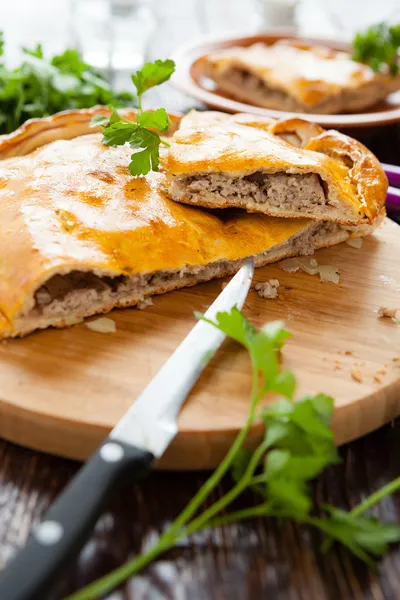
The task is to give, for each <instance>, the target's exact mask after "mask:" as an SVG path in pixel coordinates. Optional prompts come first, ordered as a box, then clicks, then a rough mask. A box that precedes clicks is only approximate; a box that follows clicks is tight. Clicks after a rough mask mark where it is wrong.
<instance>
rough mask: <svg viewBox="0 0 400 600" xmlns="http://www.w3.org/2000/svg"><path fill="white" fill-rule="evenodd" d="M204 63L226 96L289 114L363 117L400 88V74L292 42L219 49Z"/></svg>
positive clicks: (331, 51)
mask: <svg viewBox="0 0 400 600" xmlns="http://www.w3.org/2000/svg"><path fill="white" fill-rule="evenodd" d="M204 60H205V70H206V74H207V75H208V76H209V77H210V78H211V79H213V80H214V81H215V82H216V83H217V84H218V86H219V88H220V89H221V90H222V91H226V92H228V93H230V94H232V95H233V96H235V97H236V98H238V99H239V100H244V101H245V102H248V103H249V104H252V105H256V106H263V107H265V108H272V109H276V110H283V111H289V112H305V113H318V114H336V113H352V112H358V111H361V110H365V109H366V108H368V107H369V106H373V105H374V104H377V103H378V102H380V101H381V100H383V99H384V98H386V97H387V96H388V95H389V94H390V93H392V92H395V91H396V90H398V89H400V76H399V75H397V76H395V77H393V76H391V75H390V74H389V73H387V72H375V71H373V69H371V67H369V66H367V65H364V64H362V63H359V62H355V61H353V60H352V59H351V56H350V54H349V53H347V52H339V51H337V50H333V49H331V48H327V47H325V46H310V45H307V44H300V43H292V42H290V40H282V41H279V42H276V43H275V44H272V45H271V46H268V45H266V44H262V43H258V44H253V45H252V46H249V47H233V48H227V49H224V50H218V51H216V52H213V53H211V54H209V55H208V56H206V57H205V59H204Z"/></svg>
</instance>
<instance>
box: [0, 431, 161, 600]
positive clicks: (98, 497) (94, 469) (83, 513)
mask: <svg viewBox="0 0 400 600" xmlns="http://www.w3.org/2000/svg"><path fill="white" fill-rule="evenodd" d="M153 460H154V456H153V455H152V454H151V453H150V452H146V451H144V450H140V449H138V448H135V447H132V446H130V445H129V444H124V443H121V442H119V441H114V440H112V439H110V438H107V439H106V441H105V442H104V443H103V444H102V446H100V448H99V449H98V450H97V451H96V452H95V454H93V456H92V457H91V458H90V460H89V461H88V462H87V463H86V465H84V466H83V467H82V468H81V469H80V471H79V472H78V474H77V475H76V476H75V477H74V479H73V480H72V481H71V482H70V483H69V484H68V485H67V487H66V488H65V489H64V490H63V492H61V494H60V495H59V496H58V497H57V498H56V500H55V502H54V503H53V504H52V506H51V507H50V508H49V510H48V511H47V512H46V513H45V515H44V518H43V521H42V522H41V523H40V524H39V525H38V526H37V527H35V528H34V529H33V530H32V532H31V534H30V535H29V538H28V541H27V544H26V546H25V548H23V549H22V550H21V552H20V553H19V554H18V555H17V556H16V558H15V559H14V560H12V562H11V563H10V565H9V566H8V567H7V568H6V569H5V571H4V572H3V573H2V574H1V575H0V598H1V600H45V599H46V597H47V596H48V595H49V594H50V593H51V591H52V588H53V587H54V585H55V583H56V582H57V580H58V577H59V575H60V573H61V571H62V570H64V569H65V568H66V566H67V565H68V561H69V560H70V559H72V558H73V556H74V555H76V554H77V553H78V552H79V550H80V549H81V548H82V546H83V544H84V543H85V541H86V540H87V538H88V537H89V535H90V533H91V531H92V529H93V527H94V525H95V523H96V521H97V519H98V517H99V516H100V513H101V510H102V508H103V506H104V504H105V502H106V500H107V498H108V497H109V495H110V492H112V491H113V489H114V488H115V486H116V485H118V484H119V483H124V482H125V481H128V480H132V479H136V478H139V477H142V476H144V475H146V474H147V472H148V471H149V470H150V468H151V465H152V462H153Z"/></svg>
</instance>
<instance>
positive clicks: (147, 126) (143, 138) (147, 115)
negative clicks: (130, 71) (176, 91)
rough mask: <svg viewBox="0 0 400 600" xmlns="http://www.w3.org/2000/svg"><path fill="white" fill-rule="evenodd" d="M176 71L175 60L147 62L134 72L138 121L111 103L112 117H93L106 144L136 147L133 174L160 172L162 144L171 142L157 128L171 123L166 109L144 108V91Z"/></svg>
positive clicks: (163, 129) (132, 164) (132, 162)
mask: <svg viewBox="0 0 400 600" xmlns="http://www.w3.org/2000/svg"><path fill="white" fill-rule="evenodd" d="M174 70H175V63H174V61H173V60H168V59H167V60H164V61H162V60H156V61H155V62H154V63H146V64H145V65H144V66H143V68H142V69H141V70H140V71H138V72H137V73H135V74H134V75H132V81H133V84H134V86H135V87H136V92H137V99H138V113H137V116H136V122H135V123H134V122H132V121H128V120H127V119H123V118H122V117H121V116H120V115H119V114H118V112H117V111H116V109H115V107H114V106H112V105H110V107H109V108H110V109H111V117H104V116H101V115H98V116H96V117H93V119H92V126H93V127H97V126H98V125H100V126H101V127H103V144H106V145H107V146H123V145H124V144H126V143H128V144H129V145H130V147H131V148H133V149H134V150H136V152H134V153H133V154H132V156H131V162H130V164H129V171H130V173H131V175H133V176H140V175H147V173H148V172H149V171H158V165H159V162H160V161H159V155H160V144H165V145H166V146H168V143H167V142H165V141H164V140H162V139H161V138H160V136H159V135H158V133H156V131H153V130H154V129H155V130H157V131H158V132H160V133H165V132H166V131H167V129H168V126H169V118H168V114H167V112H166V110H165V109H164V108H159V109H158V110H156V111H155V112H151V111H147V112H145V111H143V106H142V97H143V94H144V93H145V92H146V91H147V90H149V89H150V88H152V87H155V86H157V85H160V84H161V83H164V82H165V81H168V79H169V78H170V77H171V75H172V73H173V72H174Z"/></svg>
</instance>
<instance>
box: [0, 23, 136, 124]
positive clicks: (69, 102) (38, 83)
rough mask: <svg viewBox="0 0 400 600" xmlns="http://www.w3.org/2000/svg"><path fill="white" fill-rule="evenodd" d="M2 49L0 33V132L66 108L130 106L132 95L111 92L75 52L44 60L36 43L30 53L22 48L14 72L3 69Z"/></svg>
mask: <svg viewBox="0 0 400 600" xmlns="http://www.w3.org/2000/svg"><path fill="white" fill-rule="evenodd" d="M3 50H4V42H3V36H2V34H1V32H0V133H8V132H10V131H14V129H16V128H17V127H18V126H19V125H21V124H22V123H23V122H24V121H26V120H27V119H30V118H32V117H45V116H48V115H52V114H54V113H56V112H58V111H60V110H66V109H69V108H78V109H79V108H89V107H91V106H94V105H95V104H110V103H114V104H116V105H117V106H126V105H128V104H130V105H132V102H133V96H132V94H130V93H128V92H120V93H116V92H114V91H113V89H112V88H111V87H110V85H109V84H108V83H107V81H106V80H105V79H104V78H103V77H102V76H101V75H100V74H99V73H98V72H97V71H96V70H95V69H94V68H93V67H91V66H90V65H88V64H87V63H85V62H83V60H82V59H81V57H80V54H79V52H77V51H76V50H72V49H68V50H66V51H65V52H63V53H62V54H58V55H55V56H53V57H52V58H51V59H46V58H45V56H44V53H43V49H42V46H41V45H40V44H38V45H37V46H36V48H34V49H32V50H29V49H27V48H23V49H22V56H23V60H22V62H21V64H20V65H19V66H18V67H17V68H15V69H8V68H7V67H6V65H5V63H4V61H3Z"/></svg>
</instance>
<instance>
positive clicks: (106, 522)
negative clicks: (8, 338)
mask: <svg viewBox="0 0 400 600" xmlns="http://www.w3.org/2000/svg"><path fill="white" fill-rule="evenodd" d="M0 453H1V461H0V481H1V485H2V487H1V489H2V495H1V497H0V502H1V504H0V566H3V565H4V564H5V563H6V562H7V561H8V560H9V559H10V558H11V557H12V555H13V554H14V553H15V552H16V550H17V549H18V548H20V547H21V546H22V545H23V543H24V540H25V538H26V536H27V532H28V528H29V525H31V524H34V523H37V522H38V520H39V518H40V515H41V514H42V513H43V512H44V511H45V509H46V507H47V506H48V505H49V504H50V502H51V501H52V499H53V498H54V496H55V495H56V494H57V493H58V492H59V491H60V490H61V489H62V488H63V486H64V485H65V484H66V483H67V481H68V479H69V477H71V476H72V475H73V474H74V473H75V472H76V470H77V468H78V465H77V464H76V463H73V462H71V461H66V460H60V459H58V458H56V457H49V456H44V455H40V454H37V453H33V452H31V451H29V450H24V449H22V448H18V447H14V446H12V445H10V444H6V443H5V442H2V443H0ZM399 455H400V420H399V421H398V422H397V423H396V425H394V426H393V425H391V426H386V427H385V428H383V429H380V430H379V431H377V432H375V433H373V434H370V435H369V436H368V437H366V438H363V439H360V440H358V441H356V442H353V443H351V444H348V445H346V446H345V447H344V448H343V449H342V450H341V456H342V459H343V462H342V464H341V465H339V466H337V467H334V468H332V469H330V470H328V471H327V472H326V473H324V475H323V476H322V477H320V478H319V479H318V481H317V482H316V484H315V485H314V496H315V499H316V500H317V501H318V502H319V503H322V502H329V503H333V504H335V505H337V506H341V507H342V508H344V509H349V508H351V507H353V506H355V505H356V504H357V503H358V502H359V501H361V500H362V499H363V498H364V497H365V496H366V495H367V494H369V493H370V492H371V491H373V490H375V489H377V488H378V487H379V486H381V485H383V484H384V483H385V482H387V481H388V480H390V479H392V478H394V477H395V476H397V475H398V471H399V460H398V456H399ZM205 478H206V474H196V473H187V474H185V476H182V475H181V474H178V473H155V474H153V475H152V476H151V477H150V478H149V479H147V480H145V481H143V482H142V483H141V484H140V485H135V486H127V487H126V488H124V489H122V490H121V491H120V492H118V493H117V494H116V495H115V496H114V498H113V500H112V502H111V503H110V504H109V506H107V508H106V510H105V512H104V514H103V515H102V517H101V519H100V520H99V522H98V523H97V526H96V529H95V531H94V533H93V536H92V538H91V539H90V541H89V542H88V543H87V545H86V546H85V548H84V549H83V551H82V553H81V554H80V556H79V559H78V560H77V561H76V562H75V563H74V565H73V566H72V567H71V568H70V569H68V570H67V571H66V572H65V579H64V581H63V582H62V583H61V585H60V588H59V590H58V593H56V594H55V595H54V598H56V599H57V600H59V599H61V598H64V597H65V596H66V595H67V594H68V593H71V592H72V591H74V590H76V589H78V588H79V587H81V586H83V585H85V584H86V583H88V582H90V581H91V580H93V579H95V578H97V577H99V576H101V575H103V574H105V573H106V572H108V571H109V570H110V569H112V568H115V567H116V566H118V565H120V564H122V563H123V562H125V561H126V560H128V559H129V558H130V557H132V556H133V555H134V554H136V553H137V552H139V551H140V550H141V549H143V548H144V547H148V545H149V544H152V543H154V542H155V541H156V539H157V537H158V535H159V534H160V532H161V531H163V530H164V528H165V527H167V526H168V523H170V522H171V520H172V519H173V518H174V517H175V516H176V515H177V513H178V512H179V511H180V510H181V509H182V508H183V507H184V506H185V504H186V503H187V502H188V500H189V499H190V498H191V496H192V495H193V494H194V493H195V492H196V490H197V489H198V488H199V486H200V485H201V483H202V482H203V481H204V480H205ZM228 485H230V482H229V480H225V481H224V482H223V484H222V486H220V487H219V488H218V489H217V490H216V492H215V493H214V496H213V500H216V499H217V498H218V497H220V496H221V495H222V493H224V492H226V490H227V486H228ZM160 499H162V501H160ZM253 502H257V500H256V499H253V498H252V496H251V495H247V496H245V497H244V498H243V499H242V500H241V501H240V502H239V503H238V504H237V507H238V508H240V507H241V506H244V505H247V506H248V505H249V504H253ZM374 514H375V515H376V516H378V517H379V518H380V519H383V520H386V521H392V522H395V521H398V520H399V519H400V495H399V494H398V495H396V496H395V497H393V498H388V499H386V500H385V502H383V503H382V504H381V505H380V506H379V507H377V508H376V509H375V510H374ZM320 544H321V537H320V536H319V534H318V533H316V532H314V531H312V530H311V529H309V528H306V527H301V526H298V525H296V524H294V523H291V522H286V523H284V524H282V525H280V524H279V523H277V522H276V521H275V520H272V519H261V518H260V519H254V520H251V521H249V522H246V523H239V524H236V525H231V526H228V527H223V528H220V529H216V530H212V531H211V530H206V531H204V532H202V533H198V534H196V535H194V536H192V537H190V538H189V539H186V540H183V541H182V542H181V543H180V544H179V546H178V547H177V548H176V549H174V550H173V551H171V552H169V553H167V554H166V555H164V556H162V557H160V559H159V560H157V561H155V562H154V563H153V564H152V565H151V566H150V567H149V568H148V569H146V570H145V571H144V572H143V573H141V574H140V575H138V576H137V577H135V578H134V579H133V580H131V581H130V582H129V583H128V584H127V585H126V586H124V587H123V588H122V589H120V590H119V591H117V592H115V593H113V594H110V595H109V597H108V600H186V599H189V598H191V599H193V598H195V599H196V600H255V599H259V598H273V599H274V600H287V599H290V600H337V599H338V598H340V600H353V599H355V600H395V599H396V598H399V597H400V577H399V573H400V552H399V550H398V549H397V548H396V547H394V548H392V551H391V552H390V553H389V554H388V555H387V556H386V557H385V558H384V559H383V560H382V561H381V563H380V565H379V569H378V571H377V572H376V573H374V572H370V571H368V569H367V568H365V567H364V566H363V565H362V564H361V563H359V562H358V561H357V560H355V559H353V558H352V557H351V556H350V555H349V554H348V553H347V552H346V551H344V550H341V549H339V548H336V547H335V548H334V549H333V550H332V551H331V552H330V553H329V554H328V555H323V554H322V553H321V551H320ZM41 600H44V599H41Z"/></svg>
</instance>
